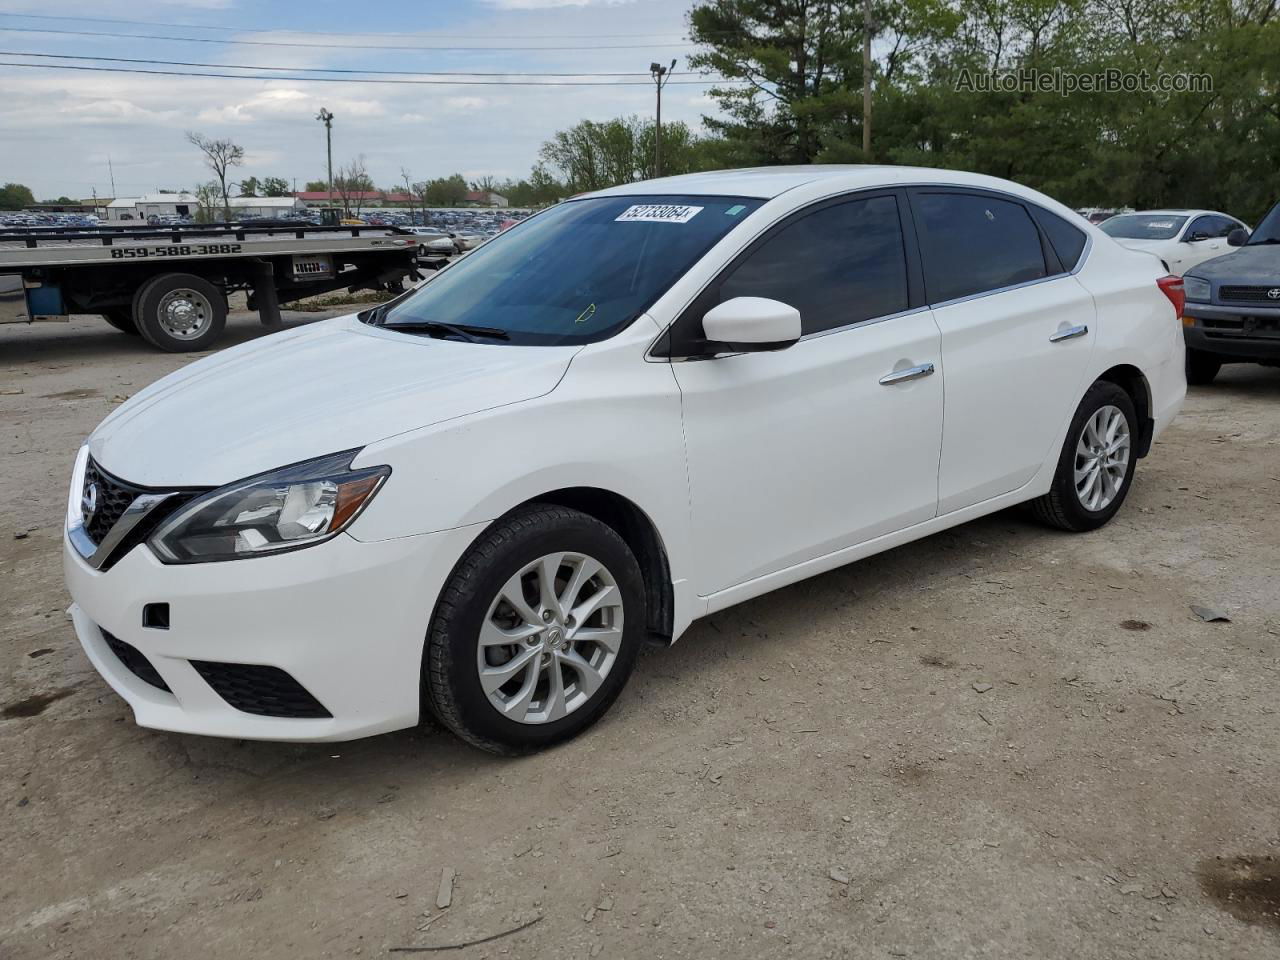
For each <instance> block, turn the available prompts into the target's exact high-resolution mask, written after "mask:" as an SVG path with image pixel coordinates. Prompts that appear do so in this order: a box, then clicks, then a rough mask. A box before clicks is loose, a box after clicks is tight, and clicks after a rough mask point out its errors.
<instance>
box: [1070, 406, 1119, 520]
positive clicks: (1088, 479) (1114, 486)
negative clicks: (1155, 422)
mask: <svg viewBox="0 0 1280 960" xmlns="http://www.w3.org/2000/svg"><path fill="white" fill-rule="evenodd" d="M1132 448H1133V443H1132V438H1131V435H1130V430H1129V419H1128V417H1126V416H1125V414H1124V411H1122V410H1121V409H1120V408H1119V407H1116V406H1113V405H1110V404H1108V405H1107V406H1104V407H1099V408H1098V409H1097V410H1096V411H1095V412H1094V414H1093V416H1091V417H1090V418H1089V419H1088V420H1086V421H1085V424H1084V429H1083V430H1082V431H1081V432H1080V439H1079V441H1078V442H1077V443H1076V461H1075V486H1076V496H1077V497H1078V498H1079V499H1080V505H1081V506H1083V507H1084V508H1085V509H1086V510H1094V511H1097V510H1105V509H1106V508H1107V507H1109V506H1110V505H1111V502H1112V501H1113V500H1115V498H1116V496H1117V495H1118V494H1119V493H1120V490H1121V488H1122V487H1123V486H1124V483H1125V480H1126V478H1127V477H1128V475H1129V457H1130V454H1131V452H1132Z"/></svg>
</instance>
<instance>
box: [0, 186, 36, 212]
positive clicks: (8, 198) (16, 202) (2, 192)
mask: <svg viewBox="0 0 1280 960" xmlns="http://www.w3.org/2000/svg"><path fill="white" fill-rule="evenodd" d="M35 202H36V198H35V197H34V196H32V194H31V189H30V188H29V187H27V186H25V185H23V184H21V183H6V184H5V185H4V186H3V187H0V210H21V209H22V208H23V207H25V206H27V205H28V204H31V203H35Z"/></svg>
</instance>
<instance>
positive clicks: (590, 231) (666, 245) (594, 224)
mask: <svg viewBox="0 0 1280 960" xmlns="http://www.w3.org/2000/svg"><path fill="white" fill-rule="evenodd" d="M762 202H763V201H761V200H758V199H747V198H744V197H702V196H639V197H597V198H593V199H590V198H589V199H585V200H570V201H568V202H566V203H562V204H560V205H559V206H557V207H553V208H552V209H550V210H548V211H546V212H544V213H541V214H538V215H537V216H535V217H532V218H530V219H529V220H527V221H525V222H524V223H522V224H520V225H519V226H516V227H513V228H511V229H510V230H508V231H506V232H504V233H501V234H499V235H498V236H497V237H495V238H494V239H492V240H490V241H489V242H488V243H486V244H485V245H484V246H482V247H479V248H477V249H476V250H474V251H473V252H472V253H470V254H467V255H466V256H465V257H463V258H462V259H461V260H460V261H458V262H457V263H454V264H453V265H451V266H450V267H449V268H448V269H447V270H445V271H444V272H443V273H441V274H439V275H438V276H437V277H435V278H434V279H432V280H431V281H429V282H428V283H425V284H423V285H422V286H421V287H420V288H419V289H418V290H417V291H416V292H415V293H413V294H410V295H409V296H408V297H406V298H405V299H403V300H401V301H399V302H397V303H395V304H394V305H392V306H391V307H390V309H388V310H386V311H385V312H383V313H382V314H381V315H379V316H378V317H377V319H376V320H375V321H374V322H380V323H385V324H388V325H394V326H397V327H400V328H402V329H403V328H411V326H412V325H413V324H422V325H424V326H427V325H430V324H440V323H445V324H454V325H466V326H471V327H487V328H491V329H498V330H501V331H503V332H504V333H505V334H507V338H506V339H504V340H502V341H500V342H509V343H518V344H538V345H555V344H579V343H590V342H592V341H595V340H603V339H605V338H606V337H610V336H612V335H613V334H615V333H617V332H618V331H619V330H621V329H622V328H624V327H626V326H627V325H628V324H630V323H631V322H632V321H633V320H635V318H636V317H638V316H639V315H640V314H641V313H643V312H644V311H645V310H647V309H648V308H649V306H650V305H651V304H653V302H654V301H655V300H657V299H658V297H660V296H661V295H662V294H663V293H664V292H666V290H667V288H668V287H670V286H671V284H672V283H674V282H675V281H676V280H677V279H678V278H679V277H680V276H681V275H682V274H684V273H685V271H687V270H688V269H689V268H690V267H691V266H692V265H693V264H694V263H696V262H697V261H698V260H699V259H700V258H701V257H702V255H703V254H705V253H706V252H707V251H708V250H709V249H710V248H711V246H712V245H713V244H715V242H716V241H718V240H719V239H720V238H721V237H723V236H724V235H725V234H726V233H728V232H729V231H730V230H732V229H733V228H734V226H736V225H737V224H739V223H741V222H742V220H743V219H744V218H745V217H746V216H747V215H748V214H750V213H751V212H752V211H753V210H755V209H756V208H757V207H759V206H760V204H761V203H762ZM486 342H493V341H486Z"/></svg>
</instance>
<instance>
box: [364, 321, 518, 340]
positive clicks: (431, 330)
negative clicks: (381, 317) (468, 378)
mask: <svg viewBox="0 0 1280 960" xmlns="http://www.w3.org/2000/svg"><path fill="white" fill-rule="evenodd" d="M372 322H373V323H374V324H375V325H376V326H379V327H382V328H383V329H384V330H396V331H399V332H401V333H422V334H425V335H426V336H428V337H436V338H440V339H443V338H444V337H461V338H462V339H464V340H466V341H467V342H468V343H478V342H479V341H481V340H510V339H511V335H510V334H509V333H507V331H505V330H499V329H498V328H497V327H477V326H473V325H472V324H469V323H444V322H442V321H440V320H419V321H417V322H416V323H409V322H405V323H379V322H378V318H377V314H375V315H374V317H373V318H372Z"/></svg>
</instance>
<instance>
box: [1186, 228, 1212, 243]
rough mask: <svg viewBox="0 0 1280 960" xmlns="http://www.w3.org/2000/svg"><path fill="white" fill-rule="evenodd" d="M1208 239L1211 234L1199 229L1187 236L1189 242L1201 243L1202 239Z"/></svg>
mask: <svg viewBox="0 0 1280 960" xmlns="http://www.w3.org/2000/svg"><path fill="white" fill-rule="evenodd" d="M1208 239H1209V235H1208V234H1207V233H1203V232H1202V231H1200V230H1197V231H1196V232H1195V233H1193V234H1190V235H1189V236H1188V237H1187V243H1199V242H1200V241H1201V240H1208Z"/></svg>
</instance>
